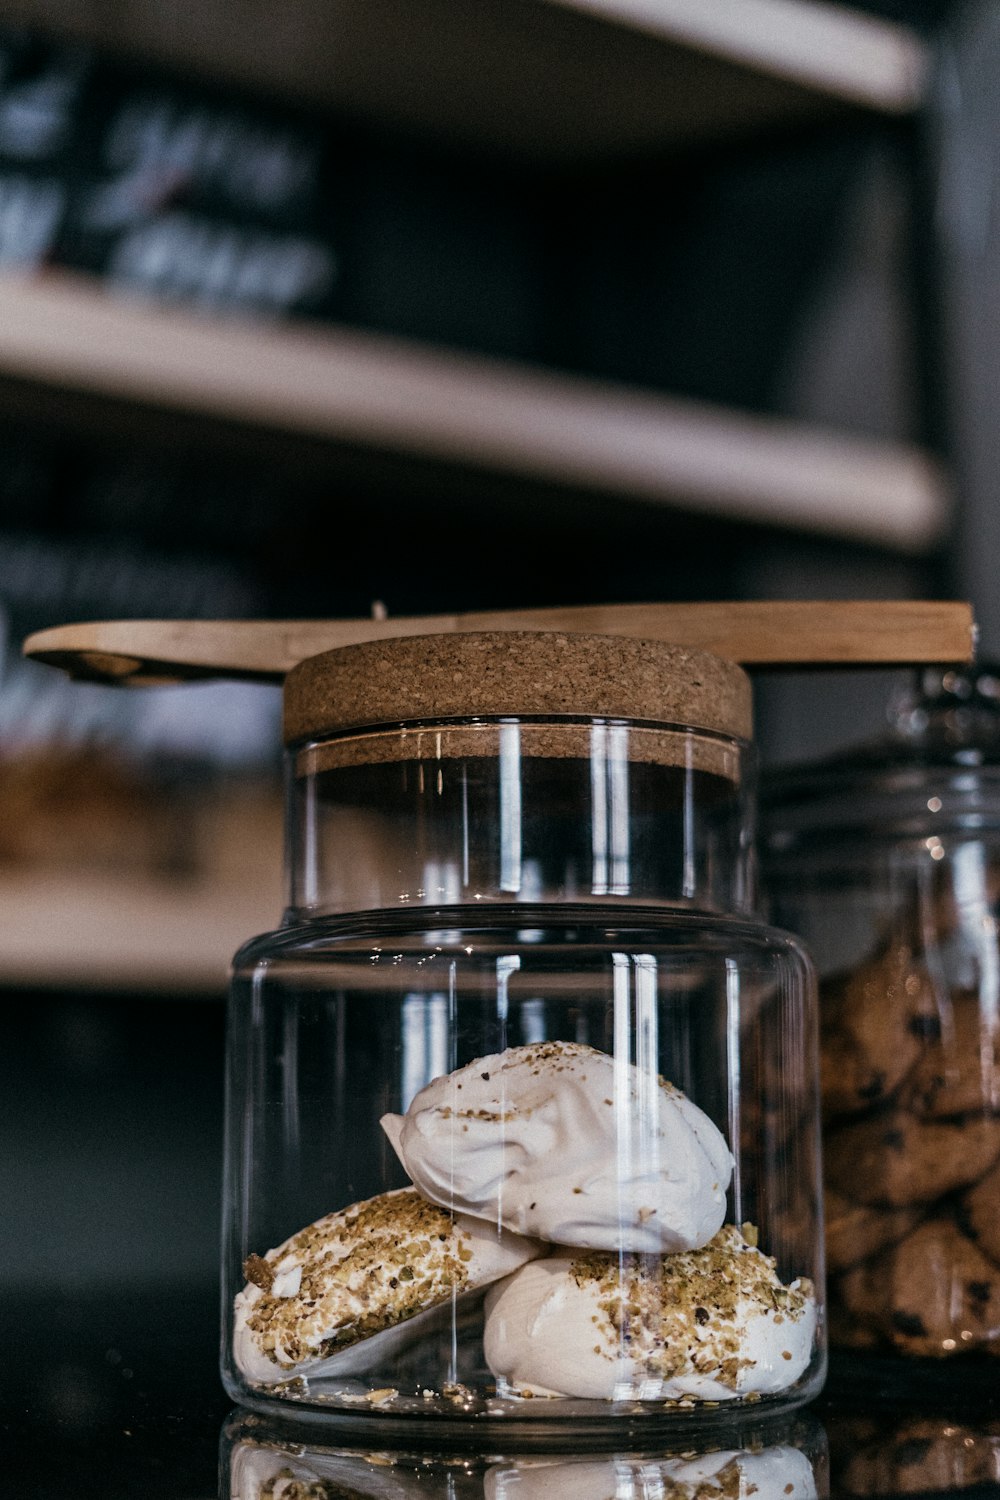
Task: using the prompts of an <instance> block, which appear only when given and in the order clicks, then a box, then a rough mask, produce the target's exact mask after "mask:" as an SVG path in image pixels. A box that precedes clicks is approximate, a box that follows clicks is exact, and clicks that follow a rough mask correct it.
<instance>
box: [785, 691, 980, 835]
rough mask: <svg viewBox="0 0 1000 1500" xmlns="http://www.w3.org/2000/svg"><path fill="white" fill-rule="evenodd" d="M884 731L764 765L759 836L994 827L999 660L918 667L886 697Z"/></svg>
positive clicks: (910, 832) (919, 832) (916, 832)
mask: <svg viewBox="0 0 1000 1500" xmlns="http://www.w3.org/2000/svg"><path fill="white" fill-rule="evenodd" d="M887 719H888V728H887V729H886V731H885V732H884V733H883V734H880V735H877V736H875V737H874V738H872V739H870V740H866V741H863V742H861V743H860V744H858V745H855V746H851V747H849V748H848V749H847V750H845V751H838V752H837V753H835V754H833V755H830V756H825V757H822V758H820V759H817V760H813V761H811V762H808V763H805V764H797V765H792V766H786V767H780V768H777V769H772V770H769V771H767V772H765V773H764V775H763V776H762V781H761V788H760V815H761V831H762V844H763V845H764V847H765V848H766V849H768V850H769V851H770V852H771V853H774V854H781V853H785V852H790V851H792V850H794V849H796V848H799V847H802V846H803V845H805V844H806V843H808V844H809V845H810V846H811V847H812V846H814V845H815V844H816V843H817V842H822V841H831V840H837V841H839V840H842V839H844V838H851V839H860V840H864V839H873V838H906V837H908V836H912V837H920V836H922V835H923V834H924V833H925V832H926V830H927V827H928V824H929V823H930V822H933V826H934V828H935V830H937V831H943V830H944V829H946V828H949V829H952V830H958V831H961V830H965V829H967V830H969V831H977V830H983V829H988V828H1000V665H992V664H989V665H987V664H982V665H979V666H976V667H968V668H960V667H928V668H924V669H921V670H920V671H918V672H917V673H915V674H914V676H913V677H912V678H911V679H910V680H909V681H907V682H906V683H905V684H904V685H903V686H902V687H901V688H900V689H899V690H897V692H896V693H895V694H894V695H893V697H892V698H891V699H890V701H889V703H888V705H887Z"/></svg>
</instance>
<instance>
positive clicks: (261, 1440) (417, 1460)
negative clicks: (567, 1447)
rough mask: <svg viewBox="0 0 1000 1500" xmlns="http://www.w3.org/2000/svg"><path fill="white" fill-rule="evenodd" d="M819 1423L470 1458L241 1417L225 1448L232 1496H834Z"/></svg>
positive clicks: (230, 1499) (699, 1499) (382, 1499)
mask: <svg viewBox="0 0 1000 1500" xmlns="http://www.w3.org/2000/svg"><path fill="white" fill-rule="evenodd" d="M829 1493H830V1487H829V1462H828V1454H827V1439H826V1434H825V1432H824V1429H823V1427H822V1426H821V1424H820V1423H819V1422H816V1421H814V1420H811V1419H809V1418H806V1417H801V1416H800V1417H799V1418H798V1420H796V1421H794V1422H788V1421H785V1422H783V1423H780V1424H778V1425H773V1424H772V1425H771V1426H768V1425H767V1424H759V1425H756V1426H745V1425H742V1426H737V1427H736V1428H734V1429H733V1430H732V1431H731V1432H728V1433H722V1434H720V1435H719V1437H718V1438H717V1439H716V1440H714V1441H713V1442H712V1443H711V1445H708V1444H703V1445H699V1443H698V1442H697V1439H692V1440H690V1441H689V1443H688V1446H687V1447H685V1448H684V1450H683V1452H681V1451H676V1450H666V1449H664V1450H660V1451H652V1452H647V1451H643V1450H635V1451H629V1450H623V1451H622V1452H616V1453H601V1454H586V1453H583V1454H579V1455H570V1454H566V1453H545V1452H540V1453H532V1454H531V1455H530V1456H529V1455H525V1454H503V1453H494V1454H488V1453H483V1454H479V1453H463V1452H454V1453H449V1452H441V1451H437V1450H429V1451H428V1452H426V1453H422V1452H411V1451H407V1450H405V1449H404V1450H401V1451H398V1452H397V1451H395V1450H385V1449H378V1450H373V1449H359V1448H341V1447H336V1446H333V1445H330V1444H326V1443H323V1442H321V1441H318V1440H317V1439H316V1438H315V1436H313V1435H310V1433H309V1432H308V1431H305V1432H303V1431H302V1430H296V1429H294V1428H289V1427H287V1426H285V1425H283V1424H279V1423H276V1422H272V1421H268V1420H265V1419H258V1418H252V1417H240V1418H234V1419H232V1420H231V1421H230V1422H229V1423H228V1424H227V1426H226V1427H225V1428H224V1429H223V1434H222V1440H221V1446H220V1500H411V1497H419V1500H609V1497H611V1496H613V1497H614V1500H666V1497H669V1500H713V1497H716V1496H718V1500H728V1497H730V1496H733V1495H753V1496H754V1497H755V1500H824V1497H826V1496H827V1495H828V1494H829Z"/></svg>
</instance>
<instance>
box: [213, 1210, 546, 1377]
mask: <svg viewBox="0 0 1000 1500" xmlns="http://www.w3.org/2000/svg"><path fill="white" fill-rule="evenodd" d="M544 1249H545V1247H544V1246H542V1245H540V1244H538V1243H537V1242H535V1241H533V1240H528V1239H524V1238H522V1237H521V1236H519V1235H516V1234H511V1233H509V1232H507V1231H505V1230H498V1229H497V1228H496V1226H495V1225H490V1224H487V1223H485V1222H484V1221H483V1220H482V1219H472V1218H469V1217H467V1216H466V1215H464V1214H451V1213H448V1212H447V1211H446V1210H444V1209H442V1208H440V1207H439V1206H438V1205H437V1204H433V1203H428V1202H427V1201H426V1200H425V1199H423V1198H421V1196H420V1194H419V1193H417V1192H415V1191H414V1190H413V1189H412V1188H401V1189H397V1190H396V1191H394V1192H389V1193H381V1194H379V1195H378V1196H377V1197H375V1198H369V1199H367V1200H366V1201H365V1202H362V1203H354V1204H351V1205H350V1207H348V1208H344V1209H341V1210H339V1211H338V1212H337V1213H331V1214H327V1215H326V1216H325V1217H324V1218H322V1219H319V1220H317V1221H316V1223H314V1224H310V1225H308V1226H307V1227H306V1228H305V1229H302V1230H300V1231H299V1232H298V1233H297V1234H294V1235H292V1237H291V1238H290V1239H288V1240H286V1241H285V1242H284V1244H282V1245H279V1246H278V1247H277V1248H276V1249H273V1250H269V1251H268V1252H267V1254H266V1255H264V1256H259V1255H251V1256H249V1257H248V1259H247V1261H246V1262H245V1264H244V1274H245V1276H246V1278H247V1284H246V1286H245V1287H244V1288H243V1290H242V1291H241V1292H239V1293H237V1295H236V1298H235V1324H234V1332H233V1347H234V1354H235V1358H236V1363H237V1365H238V1366H239V1368H240V1370H241V1371H242V1373H243V1375H244V1376H245V1377H246V1379H247V1380H249V1381H251V1382H252V1383H254V1384H259V1385H274V1384H277V1383H278V1382H281V1381H286V1380H291V1379H293V1378H295V1377H296V1376H300V1375H305V1374H309V1375H314V1376H321V1375H322V1376H329V1375H352V1374H358V1373H361V1372H363V1371H365V1370H370V1369H372V1368H374V1367H375V1366H376V1365H377V1364H378V1362H379V1361H380V1360H382V1359H385V1358H387V1357H389V1356H390V1355H391V1354H392V1352H393V1349H394V1347H395V1346H396V1345H397V1344H399V1343H402V1342H407V1341H409V1339H411V1338H412V1337H414V1336H416V1335H417V1334H418V1333H419V1331H420V1329H421V1328H422V1327H423V1326H424V1324H425V1322H426V1320H427V1319H428V1318H431V1317H433V1315H434V1313H435V1310H436V1309H438V1308H440V1307H441V1306H442V1305H443V1304H449V1303H450V1301H451V1299H452V1297H453V1296H461V1295H463V1294H465V1293H468V1292H473V1291H475V1290H477V1289H480V1288H483V1287H485V1286H488V1285H489V1284H490V1283H492V1282H494V1281H496V1280H498V1279H499V1278H501V1277H504V1276H507V1275H509V1274H510V1273H511V1272H513V1271H515V1270H517V1268H518V1267H520V1266H522V1265H523V1264H524V1263H525V1262H526V1261H527V1260H529V1259H531V1258H532V1257H533V1256H536V1255H539V1254H541V1253H543V1251H544Z"/></svg>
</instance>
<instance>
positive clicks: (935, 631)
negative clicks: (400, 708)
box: [23, 599, 976, 686]
mask: <svg viewBox="0 0 1000 1500" xmlns="http://www.w3.org/2000/svg"><path fill="white" fill-rule="evenodd" d="M470 630H554V631H591V632H596V633H598V634H604V635H626V636H634V637H641V638H644V639H647V640H662V641H671V642H673V643H675V644H677V645H685V646H695V647H698V648H700V649H702V650H706V651H711V652H713V653H714V654H716V655H718V656H723V657H727V658H729V659H730V660H732V661H737V662H740V663H742V664H743V665H745V666H755V667H762V666H772V667H781V666H784V667H787V666H800V667H806V666H824V665H825V666H832V665H841V666H876V665H877V666H886V665H891V664H897V665H903V664H907V665H914V664H919V663H931V662H951V663H956V664H957V663H960V662H968V661H971V660H972V659H973V656H974V653H975V645H976V630H975V621H974V619H973V613H972V609H971V607H970V606H969V605H968V604H966V603H963V602H961V601H928V600H911V599H903V600H873V601H869V600H846V601H845V600H830V601H816V600H780V601H778V600H760V601H742V600H737V601H728V602H727V601H719V602H706V603H697V604H655V603H653V604H618V605H592V606H582V607H577V608H566V609H558V608H556V609H536V610H518V611H512V612H499V613H494V614H462V615H428V616H410V617H407V618H399V619H395V620H393V619H386V620H108V621H97V622H92V623H84V624H69V625H63V626H56V627H54V628H52V629H49V630H43V631H38V632H36V633H35V634H33V635H31V636H29V637H28V638H27V640H26V641H25V642H24V647H23V649H24V653H25V655H26V656H29V657H31V658H33V659H34V660H36V661H41V662H48V663H49V664H50V665H52V666H56V667H59V668H61V669H62V670H63V671H65V672H68V673H69V674H70V675H71V676H73V677H79V678H85V679H89V680H91V681H98V682H108V683H120V684H129V685H133V686H139V685H144V684H149V683H162V682H164V681H184V680H190V679H192V678H198V677H238V678H245V679H250V680H256V681H264V682H279V681H280V680H281V679H282V678H283V677H284V675H285V673H286V672H287V671H289V669H290V668H291V667H293V666H294V665H295V664H296V662H299V661H301V660H303V659H304V658H305V657H307V656H314V655H317V654H318V653H319V652H321V651H328V650H332V649H334V648H335V647H338V646H348V645H353V644H355V643H357V642H359V641H369V640H384V639H387V638H390V637H393V636H404V635H410V636H412V635H429V634H442V633H447V632H454V631H470Z"/></svg>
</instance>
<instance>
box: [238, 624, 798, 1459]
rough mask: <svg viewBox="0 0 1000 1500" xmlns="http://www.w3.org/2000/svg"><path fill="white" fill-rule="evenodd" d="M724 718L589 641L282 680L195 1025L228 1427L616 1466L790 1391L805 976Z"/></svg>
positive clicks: (738, 740)
mask: <svg viewBox="0 0 1000 1500" xmlns="http://www.w3.org/2000/svg"><path fill="white" fill-rule="evenodd" d="M750 718H751V705H750V693H749V684H748V680H747V678H746V676H745V674H744V673H743V672H742V671H741V670H740V669H739V668H737V667H735V666H733V665H732V664H730V663H728V662H722V661H719V660H717V659H716V658H713V657H710V656H707V655H705V654H704V653H697V652H690V651H684V650H681V649H679V648H674V647H666V646H661V645H658V644H653V643H648V642H640V641H634V640H624V639H621V640H619V639H614V638H610V637H600V636H559V635H552V634H534V633H520V632H518V633H503V634H485V635H484V634H474V635H472V634H470V635H465V636H449V637H442V636H436V637H427V638H411V639H404V640H393V641H385V642H380V643H369V644H367V645H363V646H355V647H350V648H346V649H344V650H341V651H334V652H329V653H326V654H324V655H323V656H321V657H315V658H312V659H310V660H309V661H307V662H304V663H302V664H301V665H300V666H299V667H297V668H295V669H294V670H293V671H292V672H291V673H290V674H289V677H288V679H287V683H286V689H285V737H286V742H287V747H288V748H287V766H288V875H289V902H288V908H287V913H286V917H285V921H284V923H283V925H282V927H281V928H280V929H279V930H278V931H276V932H271V933H267V934H265V935H263V936H261V937H258V938H255V939H253V940H252V941H251V942H249V943H248V944H247V945H246V946H245V947H244V948H243V949H242V950H241V951H240V953H239V954H237V956H236V958H235V960H234V969H233V980H232V989H231V998H230V1009H229V1039H228V1056H229V1062H228V1083H227V1097H228V1105H227V1146H226V1187H225V1225H224V1277H223V1279H224V1293H223V1302H224V1334H223V1376H224V1380H225V1383H226V1386H227V1389H228V1391H229V1392H230V1394H231V1395H232V1396H233V1397H234V1399H236V1400H237V1401H238V1402H240V1403H241V1404H242V1405H244V1406H247V1407H250V1408H251V1409H254V1410H258V1411H264V1412H266V1411H268V1410H271V1411H275V1410H285V1411H286V1412H287V1411H289V1410H291V1411H293V1412H294V1413H295V1414H296V1416H297V1417H299V1418H304V1417H309V1416H311V1417H313V1418H321V1419H323V1420H325V1421H327V1422H330V1423H337V1424H339V1425H340V1426H341V1427H342V1428H349V1429H352V1430H357V1431H367V1430H370V1429H373V1430H377V1431H379V1432H380V1433H381V1434H382V1435H383V1436H386V1437H393V1440H395V1438H396V1437H398V1436H399V1435H403V1434H407V1435H413V1434H414V1433H416V1432H419V1431H421V1430H423V1429H428V1430H429V1431H432V1432H433V1433H434V1434H435V1435H437V1436H441V1437H447V1436H448V1435H449V1434H452V1435H455V1434H457V1433H460V1432H461V1431H463V1430H467V1428H468V1424H469V1423H470V1422H475V1423H476V1424H478V1426H477V1430H481V1431H483V1432H485V1431H486V1430H488V1429H490V1428H492V1427H497V1428H498V1429H499V1430H500V1431H510V1430H513V1429H516V1430H518V1431H520V1432H521V1433H522V1435H523V1434H528V1433H535V1434H537V1435H538V1436H539V1440H540V1441H545V1442H549V1441H551V1439H552V1435H553V1433H555V1432H562V1433H566V1434H568V1433H571V1432H575V1433H577V1434H580V1433H586V1434H590V1435H591V1436H593V1435H595V1434H600V1433H602V1432H603V1433H604V1434H605V1435H606V1436H607V1437H608V1438H613V1439H615V1440H617V1441H620V1440H621V1438H622V1434H623V1432H625V1431H627V1430H628V1429H629V1427H630V1425H632V1424H636V1425H639V1426H643V1425H648V1424H649V1423H654V1424H655V1423H659V1424H666V1425H668V1426H669V1425H670V1424H677V1423H680V1424H684V1423H685V1422H690V1421H691V1420H692V1419H695V1418H697V1419H698V1420H705V1419H706V1418H713V1417H717V1416H718V1415H719V1414H720V1413H730V1414H731V1413H732V1412H733V1411H739V1410H741V1409H743V1408H744V1407H747V1406H749V1407H751V1408H752V1409H753V1410H754V1411H755V1412H756V1411H760V1412H766V1411H770V1410H784V1409H788V1408H791V1407H794V1406H796V1405H797V1404H799V1403H801V1402H803V1401H805V1400H807V1399H808V1398H809V1397H810V1396H812V1395H814V1394H815V1393H816V1392H817V1390H818V1389H819V1387H820V1385H821V1383H822V1380H823V1376H824V1371H825V1335H824V1317H823V1295H822V1289H823V1262H822V1238H823V1236H822V1222H821V1195H820V1186H819V1163H818V1086H817V1056H816V1018H815V984H814V976H813V971H812V968H811V965H810V961H809V959H808V957H807V955H806V953H805V951H804V950H803V948H802V947H801V945H800V944H799V943H798V942H797V941H796V940H795V939H793V938H791V937H790V936H788V935H787V934H785V933H782V932H778V931H775V930H772V929H770V928H768V927H766V926H765V925H764V924H763V923H762V922H761V920H760V919H759V917H758V915H757V914H756V911H755V901H754V893H755V885H754V870H753V865H754V847H753V838H752V831H753V828H752V824H753V809H754V800H753V795H752V787H753V780H752V762H753V752H752V747H751V743H750ZM394 1435H395V1436H394Z"/></svg>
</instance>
